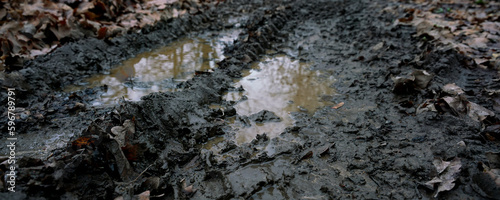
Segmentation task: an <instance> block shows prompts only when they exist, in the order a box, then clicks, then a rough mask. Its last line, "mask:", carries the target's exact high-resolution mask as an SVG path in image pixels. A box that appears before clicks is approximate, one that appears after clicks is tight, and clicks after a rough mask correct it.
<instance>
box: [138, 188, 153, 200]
mask: <svg viewBox="0 0 500 200" xmlns="http://www.w3.org/2000/svg"><path fill="white" fill-rule="evenodd" d="M150 195H151V192H150V191H149V190H146V191H144V192H142V193H140V194H139V195H138V197H139V200H149V196H150Z"/></svg>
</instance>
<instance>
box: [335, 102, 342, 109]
mask: <svg viewBox="0 0 500 200" xmlns="http://www.w3.org/2000/svg"><path fill="white" fill-rule="evenodd" d="M343 105H344V102H340V103H338V104H337V105H335V106H333V107H332V108H333V109H338V108H340V107H342V106H343Z"/></svg>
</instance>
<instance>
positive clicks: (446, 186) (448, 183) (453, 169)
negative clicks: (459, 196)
mask: <svg viewBox="0 0 500 200" xmlns="http://www.w3.org/2000/svg"><path fill="white" fill-rule="evenodd" d="M433 164H434V166H435V167H436V170H437V171H438V176H437V177H434V178H433V179H432V180H430V181H428V182H426V183H425V185H427V186H428V187H430V188H434V187H435V186H436V184H437V186H438V188H437V190H436V191H435V193H434V197H437V196H438V195H439V193H440V192H443V191H449V190H451V189H453V187H455V183H454V182H455V180H456V179H457V176H458V174H459V173H460V171H461V169H460V168H461V167H462V162H461V161H460V158H458V157H455V158H454V159H453V160H452V161H451V162H446V161H443V160H442V159H441V158H436V159H434V161H433Z"/></svg>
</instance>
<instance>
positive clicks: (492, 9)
mask: <svg viewBox="0 0 500 200" xmlns="http://www.w3.org/2000/svg"><path fill="white" fill-rule="evenodd" d="M399 8H401V9H404V11H405V12H406V16H405V17H402V18H399V19H398V20H396V21H395V22H394V24H395V25H411V26H415V27H416V28H417V34H416V35H415V36H417V37H419V38H421V39H422V40H424V41H428V40H435V41H437V42H438V43H441V44H444V45H449V46H451V47H453V48H455V49H456V50H457V51H458V52H460V53H462V54H464V55H467V56H470V57H471V58H472V59H473V60H474V61H475V63H476V64H477V65H478V66H480V67H483V68H488V67H490V68H494V69H497V70H500V62H499V60H498V59H497V57H498V56H495V55H496V54H498V51H500V45H499V41H500V34H499V33H500V22H498V20H499V17H500V12H498V10H500V2H498V1H484V2H483V3H482V4H477V3H474V2H473V1H465V0H438V1H423V0H413V1H409V2H408V3H403V6H400V7H399ZM394 9H398V8H396V7H388V8H386V9H385V11H388V12H392V10H394Z"/></svg>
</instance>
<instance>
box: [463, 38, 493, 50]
mask: <svg viewBox="0 0 500 200" xmlns="http://www.w3.org/2000/svg"><path fill="white" fill-rule="evenodd" d="M466 43H467V44H468V45H469V46H470V47H472V48H486V47H488V45H487V43H488V39H487V38H483V37H478V38H471V39H469V40H467V41H466Z"/></svg>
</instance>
